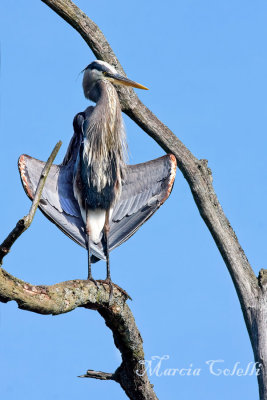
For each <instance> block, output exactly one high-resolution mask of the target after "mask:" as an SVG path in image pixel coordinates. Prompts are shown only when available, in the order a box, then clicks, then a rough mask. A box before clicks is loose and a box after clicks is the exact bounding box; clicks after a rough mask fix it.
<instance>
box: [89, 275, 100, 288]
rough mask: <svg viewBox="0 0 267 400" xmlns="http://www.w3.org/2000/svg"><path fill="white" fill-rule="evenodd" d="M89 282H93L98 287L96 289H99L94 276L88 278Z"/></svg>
mask: <svg viewBox="0 0 267 400" xmlns="http://www.w3.org/2000/svg"><path fill="white" fill-rule="evenodd" d="M87 280H88V281H91V282H93V283H94V284H95V285H96V288H97V289H99V286H98V283H97V281H96V280H95V279H94V278H92V276H88V278H87Z"/></svg>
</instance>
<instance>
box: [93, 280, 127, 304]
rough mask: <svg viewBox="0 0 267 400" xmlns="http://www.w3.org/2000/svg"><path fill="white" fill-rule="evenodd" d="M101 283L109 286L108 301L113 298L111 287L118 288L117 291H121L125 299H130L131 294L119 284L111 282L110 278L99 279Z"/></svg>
mask: <svg viewBox="0 0 267 400" xmlns="http://www.w3.org/2000/svg"><path fill="white" fill-rule="evenodd" d="M98 282H100V283H101V284H102V285H103V284H107V285H109V287H110V292H109V303H110V302H111V300H112V298H113V288H114V287H115V288H116V289H118V290H119V292H121V293H122V294H123V295H124V296H125V297H126V300H128V299H130V300H132V298H131V296H130V295H129V294H128V293H127V292H126V290H123V289H122V288H121V287H120V286H118V285H116V283H113V282H112V280H111V279H110V278H107V279H105V280H102V279H101V280H100V279H99V281H98Z"/></svg>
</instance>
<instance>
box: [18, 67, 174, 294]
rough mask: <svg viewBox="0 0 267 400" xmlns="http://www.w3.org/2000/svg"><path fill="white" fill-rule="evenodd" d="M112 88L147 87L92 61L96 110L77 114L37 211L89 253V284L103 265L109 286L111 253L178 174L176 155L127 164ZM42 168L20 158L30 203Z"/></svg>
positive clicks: (86, 83)
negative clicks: (100, 262) (93, 266)
mask: <svg viewBox="0 0 267 400" xmlns="http://www.w3.org/2000/svg"><path fill="white" fill-rule="evenodd" d="M114 84H116V85H127V86H132V87H136V88H140V89H146V87H144V86H142V85H140V84H138V83H136V82H133V81H131V80H129V79H128V78H125V77H124V76H121V75H119V74H118V73H117V72H116V70H115V69H114V68H113V67H112V66H111V65H109V64H108V63H106V62H103V61H94V62H92V63H91V64H89V65H88V66H87V67H86V68H85V70H84V76H83V90H84V94H85V97H87V98H88V99H90V100H92V101H94V102H95V103H96V106H95V107H92V106H90V107H88V108H87V109H86V110H85V111H84V112H81V113H79V114H77V115H76V116H75V118H74V122H73V126H74V135H73V137H72V139H71V142H70V144H69V147H68V150H67V153H66V155H65V158H64V160H63V162H62V164H60V165H58V166H57V165H53V166H52V168H51V170H50V173H49V176H48V178H47V181H46V185H45V188H44V190H43V193H42V199H41V201H40V205H39V207H40V209H41V211H42V212H43V213H44V214H45V215H46V216H47V217H48V218H49V219H50V220H51V221H52V222H53V223H55V224H56V225H57V226H58V227H59V228H60V229H61V230H62V231H63V232H64V233H65V234H67V235H68V236H69V237H70V238H71V239H73V240H74V241H76V242H77V243H79V244H80V245H82V246H83V247H85V248H87V250H88V279H91V280H93V279H92V273H91V261H92V262H96V261H98V260H99V259H105V260H106V264H107V276H106V282H107V283H109V284H110V285H111V278H110V266H109V251H110V250H112V249H113V248H115V247H117V246H119V245H120V244H121V243H123V242H124V241H126V240H127V239H128V238H129V237H130V236H132V235H133V234H134V233H135V232H136V230H137V229H138V228H139V227H140V226H141V225H142V224H143V223H144V222H145V221H146V220H147V219H148V218H149V217H150V216H151V215H152V214H153V213H154V212H155V211H156V210H157V209H158V208H159V207H160V205H161V204H163V202H164V201H165V200H166V199H167V197H168V196H169V194H170V192H171V189H172V185H173V182H174V178H175V173H176V160H175V157H174V156H173V155H166V156H163V157H161V158H158V159H156V160H152V161H149V162H146V163H143V164H137V165H126V164H125V159H124V153H125V131H124V125H123V120H122V115H121V108H120V102H119V98H118V95H117V92H116V89H115V87H114ZM43 165H44V163H43V162H41V161H39V160H36V159H34V158H32V157H29V156H27V155H22V156H21V157H20V158H19V170H20V174H21V179H22V183H23V186H24V189H25V191H26V193H27V195H28V196H29V197H30V198H31V199H32V198H33V196H34V193H35V190H36V187H37V184H38V180H39V177H40V173H41V170H42V168H43ZM111 290H112V285H111Z"/></svg>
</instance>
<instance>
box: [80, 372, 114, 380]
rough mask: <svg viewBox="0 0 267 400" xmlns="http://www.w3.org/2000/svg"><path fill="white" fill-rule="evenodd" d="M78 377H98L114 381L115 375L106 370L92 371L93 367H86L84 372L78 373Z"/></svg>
mask: <svg viewBox="0 0 267 400" xmlns="http://www.w3.org/2000/svg"><path fill="white" fill-rule="evenodd" d="M78 378H93V379H100V380H101V381H108V380H112V381H115V380H116V375H115V374H110V373H108V372H102V371H94V370H93V369H88V371H87V372H86V374H84V375H79V376H78Z"/></svg>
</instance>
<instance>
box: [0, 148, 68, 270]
mask: <svg viewBox="0 0 267 400" xmlns="http://www.w3.org/2000/svg"><path fill="white" fill-rule="evenodd" d="M61 145H62V142H61V141H59V142H58V143H57V144H56V146H55V147H54V149H53V151H52V153H51V155H50V157H49V158H48V160H47V162H46V164H45V166H44V169H43V171H42V173H41V176H40V180H39V183H38V186H37V189H36V193H35V195H34V199H33V201H32V205H31V208H30V211H29V214H28V215H26V216H25V217H23V218H22V219H20V220H19V221H18V222H17V224H16V226H15V228H14V229H13V230H12V231H11V232H10V234H9V235H8V236H7V238H6V239H5V240H4V241H3V243H2V244H1V245H0V266H1V265H2V263H3V258H4V257H5V256H6V255H7V254H8V253H9V251H10V249H11V247H12V246H13V244H14V243H15V241H16V240H17V239H18V238H19V237H20V235H21V234H22V233H23V232H25V231H26V229H28V228H29V226H30V225H31V223H32V220H33V218H34V215H35V213H36V210H37V208H38V204H39V201H40V199H41V196H42V191H43V188H44V185H45V181H46V178H47V176H48V174H49V171H50V168H51V166H52V164H53V161H54V159H55V158H56V155H57V153H58V151H59V149H60V147H61Z"/></svg>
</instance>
